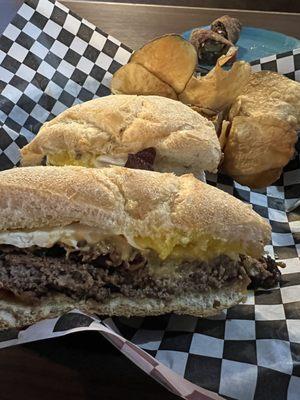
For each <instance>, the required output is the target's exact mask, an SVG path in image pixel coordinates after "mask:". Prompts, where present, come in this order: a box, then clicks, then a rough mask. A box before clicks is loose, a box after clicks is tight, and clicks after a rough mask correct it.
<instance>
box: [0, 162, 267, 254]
mask: <svg viewBox="0 0 300 400" xmlns="http://www.w3.org/2000/svg"><path fill="white" fill-rule="evenodd" d="M0 192H1V196H0V230H2V231H5V230H28V229H33V230H34V229H41V228H45V227H55V226H65V225H68V224H71V223H74V222H79V223H82V224H85V225H88V226H93V227H97V228H99V230H100V231H103V232H104V233H105V234H106V235H123V236H124V237H126V238H127V240H128V242H129V243H137V242H138V243H139V246H140V247H142V248H144V247H146V248H152V249H154V250H156V251H157V252H158V253H159V254H162V258H164V257H166V256H167V255H168V254H169V253H171V252H172V250H173V248H174V247H175V246H177V245H180V246H182V247H183V248H186V250H185V253H187V252H191V251H192V250H193V249H192V248H190V247H186V246H189V245H195V246H202V247H201V249H202V253H203V252H204V253H205V254H206V253H210V254H211V255H215V254H214V253H216V252H218V250H219V253H222V252H224V251H225V252H227V253H228V252H236V253H243V254H249V255H250V256H254V257H256V256H260V255H261V253H262V251H263V246H264V245H265V244H266V243H267V242H268V240H269V238H270V226H269V224H267V223H266V222H265V220H264V219H263V218H262V217H260V216H259V215H258V214H256V213H255V212H254V211H253V210H252V208H251V206H249V205H246V204H245V203H243V202H241V201H239V200H237V199H236V198H234V197H233V196H231V195H229V194H227V193H225V192H223V191H221V190H219V189H217V188H215V187H213V186H210V185H207V184H205V183H203V182H201V181H199V180H197V179H196V178H194V177H193V176H192V175H184V176H181V177H177V176H175V175H173V174H161V173H157V172H150V171H142V170H131V169H127V168H123V167H111V168H103V169H96V168H83V167H28V168H14V169H11V170H7V171H3V172H1V173H0ZM138 239H139V241H138ZM218 246H221V248H220V247H218ZM202 255H203V254H202Z"/></svg>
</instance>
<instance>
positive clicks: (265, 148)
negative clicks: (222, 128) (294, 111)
mask: <svg viewBox="0 0 300 400" xmlns="http://www.w3.org/2000/svg"><path fill="white" fill-rule="evenodd" d="M226 136H227V140H226V144H225V147H224V148H223V151H224V161H223V164H222V170H223V171H224V172H225V173H227V174H228V175H230V176H232V177H234V178H235V179H236V180H237V181H238V182H240V183H242V184H245V183H246V182H249V181H247V179H246V178H247V177H248V178H249V179H250V181H251V182H252V183H251V187H261V185H262V183H263V186H265V185H268V184H271V183H273V182H274V180H273V179H274V176H275V178H276V177H277V176H278V173H279V170H281V169H282V167H283V166H285V165H286V164H287V163H288V162H289V160H290V159H291V158H292V156H293V154H294V151H295V150H294V145H295V143H296V140H297V134H296V131H295V129H294V127H293V126H291V125H290V124H289V123H288V122H286V121H283V120H281V119H278V118H276V116H275V115H270V114H269V115H260V116H250V117H246V116H237V117H235V118H233V120H232V123H231V128H230V131H229V134H226ZM275 170H276V171H275ZM261 173H263V174H265V178H263V180H258V181H257V182H253V180H255V179H258V177H259V176H260V174H261ZM239 177H241V180H239Z"/></svg>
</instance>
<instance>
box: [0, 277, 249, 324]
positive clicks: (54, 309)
mask: <svg viewBox="0 0 300 400" xmlns="http://www.w3.org/2000/svg"><path fill="white" fill-rule="evenodd" d="M247 284H248V280H247V281H239V282H238V283H237V284H236V285H235V286H231V287H227V288H222V289H219V290H217V291H213V292H209V293H194V294H190V295H183V296H180V297H176V298H174V299H172V300H170V301H164V300H161V299H153V298H143V299H129V298H126V297H124V296H123V295H119V294H116V295H114V296H113V297H110V299H109V300H107V301H106V302H104V303H103V302H102V303H97V302H96V301H94V300H87V301H82V302H76V301H74V300H73V299H71V298H69V297H67V296H65V295H62V294H57V295H53V296H52V295H50V296H48V297H45V298H44V300H42V301H41V303H40V304H38V305H34V306H33V305H27V304H21V303H20V302H16V301H12V300H11V299H8V298H7V299H2V300H0V328H2V329H3V328H12V327H22V326H26V325H31V324H33V323H35V322H37V321H40V320H42V319H46V318H53V317H58V316H60V315H62V314H64V313H66V312H68V311H71V310H73V309H75V308H76V309H79V310H81V311H82V312H85V313H87V314H90V315H91V314H98V315H108V316H122V317H134V316H140V317H143V316H150V315H160V314H166V313H171V312H174V313H176V314H188V315H194V316H196V317H207V316H211V315H214V314H218V313H219V312H220V311H221V310H222V309H224V308H229V307H232V306H233V305H235V304H238V303H240V302H241V301H245V300H246V296H247V292H246V286H247Z"/></svg>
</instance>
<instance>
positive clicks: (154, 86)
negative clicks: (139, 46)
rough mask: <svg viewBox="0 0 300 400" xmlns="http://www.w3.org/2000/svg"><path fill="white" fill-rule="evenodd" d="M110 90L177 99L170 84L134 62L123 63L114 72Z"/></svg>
mask: <svg viewBox="0 0 300 400" xmlns="http://www.w3.org/2000/svg"><path fill="white" fill-rule="evenodd" d="M111 91H112V93H114V94H140V95H141V94H142V95H146V96H147V95H157V96H163V97H169V98H170V99H174V100H177V94H176V93H175V91H174V89H172V88H171V86H169V85H168V84H167V83H165V82H163V81H161V80H160V79H158V78H157V77H156V76H155V75H153V74H152V73H151V72H149V71H148V70H147V69H146V68H144V67H142V66H141V65H139V64H134V63H132V64H127V65H124V66H123V67H122V68H120V69H119V70H118V71H117V72H116V73H115V74H114V77H113V79H112V82H111Z"/></svg>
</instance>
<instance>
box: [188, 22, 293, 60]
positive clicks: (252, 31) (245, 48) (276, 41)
mask: <svg viewBox="0 0 300 400" xmlns="http://www.w3.org/2000/svg"><path fill="white" fill-rule="evenodd" d="M193 29H195V28H193ZM193 29H191V30H189V31H186V32H184V33H183V34H182V36H183V37H184V38H185V39H187V40H188V39H189V37H190V35H191V32H192V30H193ZM202 29H209V26H204V27H202ZM237 46H238V48H239V51H238V56H237V59H238V60H245V61H248V62H250V61H254V60H258V59H259V58H263V57H266V56H271V55H273V54H279V53H285V52H286V51H289V50H292V49H296V48H298V47H299V48H300V40H298V39H296V38H293V37H291V36H286V35H283V34H282V33H279V32H273V31H268V30H266V29H259V28H251V27H248V26H245V27H243V28H242V30H241V36H240V39H239V41H238V42H237Z"/></svg>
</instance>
